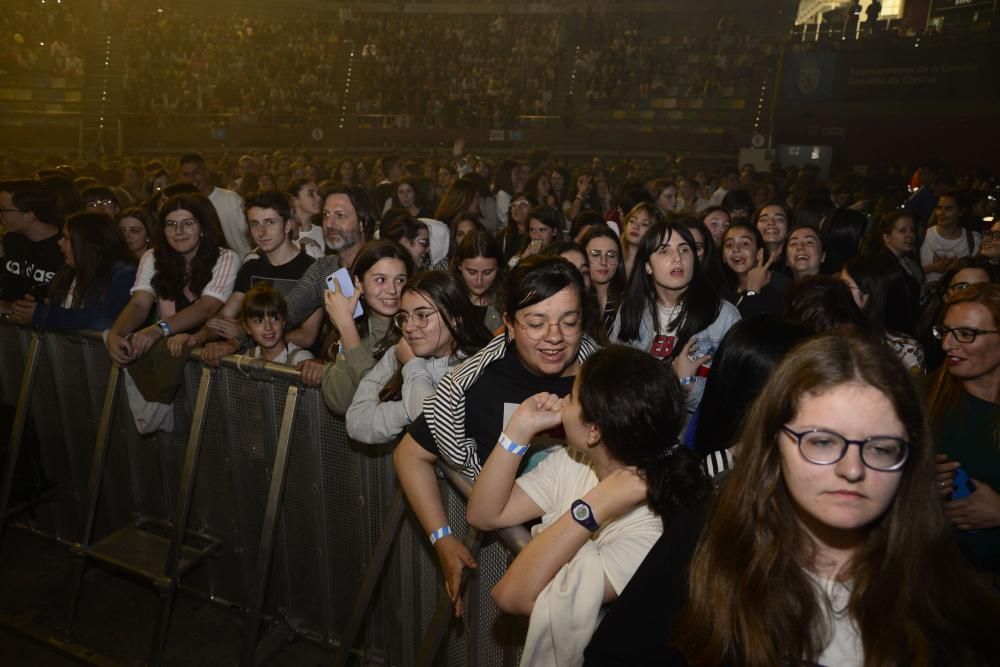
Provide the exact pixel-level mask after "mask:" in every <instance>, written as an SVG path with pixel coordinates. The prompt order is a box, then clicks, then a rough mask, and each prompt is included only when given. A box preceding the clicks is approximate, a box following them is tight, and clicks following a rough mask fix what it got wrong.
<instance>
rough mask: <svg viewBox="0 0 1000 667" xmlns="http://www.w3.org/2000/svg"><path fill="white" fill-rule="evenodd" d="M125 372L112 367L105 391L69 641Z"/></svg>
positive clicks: (72, 594) (68, 626) (69, 615)
mask: <svg viewBox="0 0 1000 667" xmlns="http://www.w3.org/2000/svg"><path fill="white" fill-rule="evenodd" d="M121 374H122V370H121V369H120V368H118V367H117V366H112V367H111V373H110V375H109V377H108V388H107V389H106V390H105V392H104V407H103V408H102V409H101V421H100V425H99V426H98V428H97V442H96V443H95V444H94V460H93V462H92V463H91V466H90V477H89V479H88V481H87V507H86V509H85V512H86V514H85V515H84V516H85V517H86V518H85V519H84V524H83V533H82V534H81V535H80V548H81V551H80V552H78V553H77V559H76V563H74V567H73V583H72V585H71V586H72V587H71V589H70V597H69V601H68V603H67V607H66V626H65V628H64V629H63V635H64V638H65V640H66V641H69V640H70V636H71V635H72V632H73V619H74V617H75V616H76V608H77V603H78V602H79V600H80V592H81V590H82V589H83V575H84V573H85V571H86V568H87V562H86V557H85V555H84V553H83V551H82V549H86V548H87V547H89V546H90V541H91V537H92V535H93V530H94V520H95V518H96V517H97V503H98V496H99V494H100V491H101V477H102V473H103V472H104V466H105V463H106V461H107V456H108V445H109V443H110V441H111V425H112V423H113V422H114V414H115V407H116V405H115V404H116V402H117V397H118V382H119V380H120V379H121Z"/></svg>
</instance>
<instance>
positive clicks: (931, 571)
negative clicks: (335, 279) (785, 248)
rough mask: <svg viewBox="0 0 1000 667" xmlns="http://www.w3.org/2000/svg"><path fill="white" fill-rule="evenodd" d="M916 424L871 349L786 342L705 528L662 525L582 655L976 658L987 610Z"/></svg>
mask: <svg viewBox="0 0 1000 667" xmlns="http://www.w3.org/2000/svg"><path fill="white" fill-rule="evenodd" d="M925 423H926V422H925V420H924V415H923V410H922V407H921V401H920V399H919V396H918V394H917V390H916V387H915V385H914V383H913V381H912V380H911V378H910V377H909V374H908V373H907V371H906V369H905V368H904V367H903V365H902V364H900V363H899V361H898V360H897V359H895V358H894V357H893V356H892V355H886V354H885V351H884V348H883V347H882V345H881V344H878V343H872V342H867V341H865V340H863V339H859V338H855V337H851V336H822V337H819V338H815V339H812V340H810V341H808V342H806V343H803V344H802V345H800V346H799V347H797V348H795V349H794V350H793V351H792V352H791V353H789V354H788V356H787V357H785V359H784V360H783V361H782V362H781V363H780V364H779V365H778V368H777V369H776V370H775V371H774V373H773V374H772V375H771V377H770V379H769V381H768V383H767V385H766V386H765V387H764V390H763V392H762V393H761V394H760V396H759V397H758V398H757V400H756V401H755V402H754V404H753V406H752V407H751V409H750V412H749V414H748V415H747V418H746V421H745V422H744V425H743V428H742V429H741V433H742V435H741V436H740V437H739V438H738V442H739V456H738V458H737V462H736V465H735V467H734V469H733V470H732V472H731V473H730V474H729V477H728V478H727V479H726V480H725V481H724V482H723V484H722V485H721V487H720V490H719V494H718V496H717V497H716V498H714V499H713V500H712V501H711V503H710V507H709V513H708V517H707V521H706V520H701V519H699V513H691V514H689V515H687V516H684V517H678V519H677V520H675V522H674V523H673V524H672V525H670V526H668V528H667V530H666V531H665V532H664V535H663V537H662V538H661V539H660V540H659V541H658V542H657V544H656V545H654V547H653V549H652V551H651V552H650V554H649V556H648V557H647V558H646V560H645V561H644V562H643V564H642V566H640V568H639V570H638V571H637V572H636V574H635V576H634V577H633V579H632V581H631V583H630V584H629V586H628V588H626V590H625V591H624V593H623V594H622V595H621V596H620V599H619V602H618V603H617V605H616V606H615V608H613V609H612V610H611V612H610V613H609V614H608V616H607V618H605V620H604V622H603V623H602V625H601V627H600V628H599V630H598V633H597V635H595V637H594V641H593V642H592V644H591V646H590V648H589V649H588V657H592V658H593V659H594V662H595V663H596V664H610V663H611V662H612V661H616V662H615V664H622V663H628V664H665V663H666V664H692V665H694V664H697V665H723V664H726V665H729V664H731V665H751V666H760V667H764V666H768V667H770V666H772V665H783V664H788V665H792V664H820V665H904V664H905V665H938V664H941V665H943V664H948V665H986V664H990V663H991V662H992V661H994V659H995V657H996V656H997V655H1000V640H998V635H997V633H996V628H997V627H998V623H1000V604H998V601H997V598H996V597H995V595H994V594H993V593H991V592H989V591H988V590H987V588H986V586H985V585H984V584H983V582H982V581H980V580H978V579H977V578H976V577H975V576H974V575H973V573H972V571H971V569H970V568H969V567H968V565H967V564H966V563H965V562H964V561H963V559H962V557H961V555H960V554H959V552H958V550H957V549H956V547H955V544H954V541H953V539H952V537H951V536H950V535H949V533H948V530H947V526H946V524H945V520H944V516H943V514H942V511H941V507H940V505H939V504H938V502H937V499H936V498H935V496H934V490H933V480H934V461H933V451H932V448H931V443H930V438H929V436H928V432H927V427H926V426H925ZM702 525H703V528H701V527H700V526H702ZM695 544H696V545H697V546H696V547H695ZM678 593H679V595H678ZM653 610H655V612H654V611H653ZM647 615H648V616H649V617H651V618H652V619H653V620H652V621H650V620H647V618H646V616H647Z"/></svg>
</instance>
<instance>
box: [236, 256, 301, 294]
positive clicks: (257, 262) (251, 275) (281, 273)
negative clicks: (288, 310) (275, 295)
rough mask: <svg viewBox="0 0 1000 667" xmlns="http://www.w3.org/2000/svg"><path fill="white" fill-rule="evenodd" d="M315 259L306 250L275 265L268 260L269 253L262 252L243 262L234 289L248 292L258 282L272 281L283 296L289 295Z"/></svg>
mask: <svg viewBox="0 0 1000 667" xmlns="http://www.w3.org/2000/svg"><path fill="white" fill-rule="evenodd" d="M314 261H315V260H314V259H313V258H312V257H310V256H309V255H307V254H306V253H304V252H300V253H299V254H298V255H296V256H295V257H294V258H293V259H291V260H289V261H287V262H285V263H284V264H279V265H278V266H273V265H272V264H271V263H270V262H269V261H267V255H264V254H261V255H259V256H257V257H252V258H250V259H248V260H247V261H245V262H244V263H243V266H241V267H240V272H239V273H237V274H236V285H235V286H234V287H233V291H235V292H242V293H244V294H245V293H247V292H249V291H250V288H251V287H253V286H254V285H256V284H257V283H258V282H261V281H264V282H268V283H271V285H272V286H273V287H274V289H276V290H278V291H279V292H281V296H284V297H287V296H288V293H289V292H290V291H291V290H292V288H293V287H295V283H297V282H298V281H299V278H301V277H302V274H303V273H305V272H306V269H308V268H309V266H310V265H311V264H312V263H313V262H314Z"/></svg>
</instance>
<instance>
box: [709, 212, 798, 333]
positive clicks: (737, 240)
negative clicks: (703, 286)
mask: <svg viewBox="0 0 1000 667" xmlns="http://www.w3.org/2000/svg"><path fill="white" fill-rule="evenodd" d="M779 254H780V253H776V254H774V255H771V257H770V258H768V257H767V256H766V255H767V253H766V250H765V249H764V239H763V237H761V234H760V231H759V230H758V229H757V228H756V227H754V226H752V225H750V224H749V223H747V222H735V223H733V224H732V226H731V227H730V228H729V229H727V230H726V232H725V233H724V234H723V235H722V261H723V263H724V264H725V265H726V266H725V275H726V295H727V296H728V297H730V298H732V299H734V301H735V303H736V305H737V307H738V308H739V311H740V313H741V314H742V315H744V316H750V315H759V314H761V313H766V314H769V315H779V314H781V311H782V300H783V298H784V290H783V289H779V287H778V285H777V283H776V284H772V280H773V279H774V277H775V275H776V274H775V273H774V271H773V270H772V266H773V263H774V262H776V261H777V259H778V256H779Z"/></svg>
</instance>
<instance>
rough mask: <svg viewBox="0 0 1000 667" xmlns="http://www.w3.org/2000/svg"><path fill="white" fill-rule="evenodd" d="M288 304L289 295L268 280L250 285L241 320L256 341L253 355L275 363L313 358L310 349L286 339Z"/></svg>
mask: <svg viewBox="0 0 1000 667" xmlns="http://www.w3.org/2000/svg"><path fill="white" fill-rule="evenodd" d="M287 319H288V307H287V305H286V304H285V297H283V296H281V292H279V291H278V290H276V289H274V288H273V287H271V286H270V285H268V284H267V283H266V282H261V283H258V284H257V285H255V286H254V287H252V288H251V289H250V291H249V292H247V293H246V295H245V296H244V297H243V312H242V317H241V320H242V322H243V330H244V331H246V332H247V335H248V336H249V337H250V338H251V339H252V340H253V342H254V343H255V345H254V347H253V348H252V349H251V350H250V353H249V354H250V356H251V357H254V358H255V359H263V360H264V361H270V362H271V363H275V364H285V365H286V366H297V365H298V364H299V362H300V361H305V360H306V359H312V358H313V355H312V353H311V352H309V351H308V350H303V349H302V348H300V347H298V346H297V345H295V343H291V342H288V341H286V340H285V324H286V323H287Z"/></svg>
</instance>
